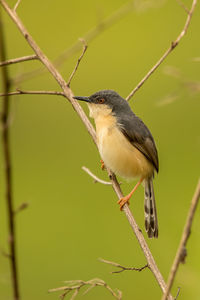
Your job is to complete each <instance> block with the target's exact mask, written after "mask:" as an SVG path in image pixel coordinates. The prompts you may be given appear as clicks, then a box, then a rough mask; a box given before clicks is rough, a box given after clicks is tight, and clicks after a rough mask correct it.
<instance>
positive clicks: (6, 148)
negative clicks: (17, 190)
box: [0, 12, 20, 300]
mask: <svg viewBox="0 0 200 300" xmlns="http://www.w3.org/2000/svg"><path fill="white" fill-rule="evenodd" d="M0 14H1V12H0ZM0 57H1V60H2V61H5V60H6V49H5V40H4V32H3V24H2V18H1V15H0ZM2 83H3V84H2V85H3V92H4V93H5V94H6V93H8V92H9V90H10V80H9V75H8V70H7V68H6V67H3V68H2ZM9 112H10V99H9V97H8V96H6V95H5V96H4V98H3V104H2V113H1V124H2V144H3V158H4V167H5V185H6V202H7V215H8V231H9V251H10V253H9V258H10V265H11V274H12V276H11V277H12V287H13V299H14V300H19V299H20V297H19V285H18V272H17V261H16V234H15V222H14V209H13V197H12V169H11V157H10V130H9V126H8V123H9Z"/></svg>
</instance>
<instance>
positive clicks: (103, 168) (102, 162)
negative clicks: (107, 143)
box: [100, 159, 105, 170]
mask: <svg viewBox="0 0 200 300" xmlns="http://www.w3.org/2000/svg"><path fill="white" fill-rule="evenodd" d="M100 163H101V169H102V170H105V164H104V161H103V159H101V160H100Z"/></svg>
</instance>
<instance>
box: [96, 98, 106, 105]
mask: <svg viewBox="0 0 200 300" xmlns="http://www.w3.org/2000/svg"><path fill="white" fill-rule="evenodd" d="M97 101H98V103H99V104H103V103H104V102H105V99H104V98H100V99H98V100H97Z"/></svg>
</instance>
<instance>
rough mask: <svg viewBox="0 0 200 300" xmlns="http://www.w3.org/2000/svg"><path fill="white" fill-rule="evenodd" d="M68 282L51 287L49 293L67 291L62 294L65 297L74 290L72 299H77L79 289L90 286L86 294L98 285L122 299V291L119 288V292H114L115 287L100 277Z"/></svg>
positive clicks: (116, 297)
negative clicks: (57, 286)
mask: <svg viewBox="0 0 200 300" xmlns="http://www.w3.org/2000/svg"><path fill="white" fill-rule="evenodd" d="M66 283H67V285H66V286H62V287H59V288H55V289H51V290H49V293H52V292H59V291H65V292H64V293H63V294H62V295H61V298H62V299H64V298H65V296H66V295H67V294H68V293H70V292H71V291H74V293H73V294H72V297H71V298H70V299H71V300H72V299H75V297H76V296H77V295H78V293H79V291H80V290H81V288H82V287H85V286H89V288H88V289H87V290H86V292H85V293H84V294H86V293H87V292H88V291H89V290H91V289H92V288H94V287H96V286H103V287H105V288H106V289H107V290H108V291H109V292H110V293H111V295H112V296H113V297H114V298H115V299H118V300H121V299H122V293H121V291H119V290H117V292H114V291H113V289H112V288H111V287H110V286H109V285H108V284H107V283H106V282H105V281H103V280H102V279H99V278H94V279H91V280H88V281H83V280H70V281H66Z"/></svg>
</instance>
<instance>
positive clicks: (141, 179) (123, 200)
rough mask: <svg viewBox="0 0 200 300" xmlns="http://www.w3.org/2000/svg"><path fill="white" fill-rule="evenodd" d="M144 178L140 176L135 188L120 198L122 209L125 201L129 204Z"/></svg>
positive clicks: (119, 202)
mask: <svg viewBox="0 0 200 300" xmlns="http://www.w3.org/2000/svg"><path fill="white" fill-rule="evenodd" d="M143 179H144V178H140V180H139V181H138V183H137V184H136V185H135V186H134V188H133V190H132V191H131V192H130V193H129V194H128V195H126V196H125V197H122V198H121V199H119V201H118V202H117V203H118V204H119V205H120V210H122V208H123V206H124V204H125V203H127V204H129V199H130V198H131V196H132V195H133V193H134V192H135V191H136V190H137V188H138V187H139V185H140V184H141V183H142V181H143Z"/></svg>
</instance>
